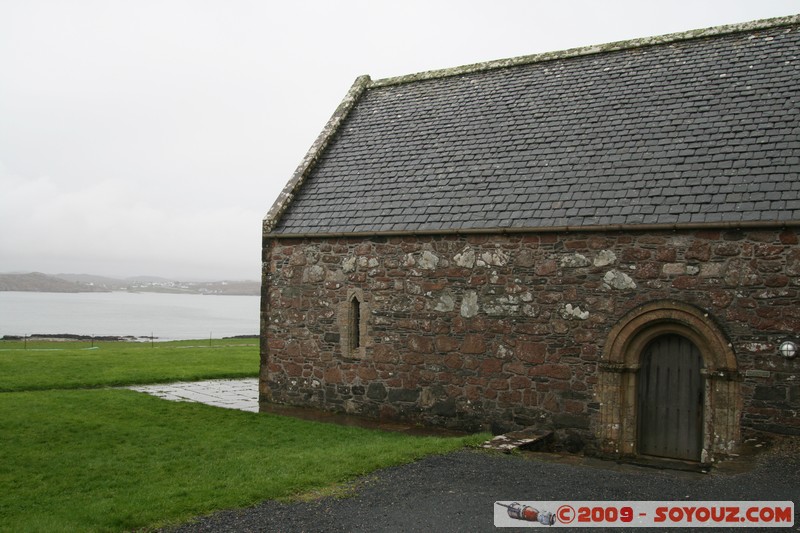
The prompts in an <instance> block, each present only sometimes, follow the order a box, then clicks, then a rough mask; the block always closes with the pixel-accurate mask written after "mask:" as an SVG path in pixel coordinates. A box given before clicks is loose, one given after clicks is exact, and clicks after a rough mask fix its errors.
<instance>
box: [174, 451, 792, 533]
mask: <svg viewBox="0 0 800 533" xmlns="http://www.w3.org/2000/svg"><path fill="white" fill-rule="evenodd" d="M347 493H348V494H347V495H346V496H345V497H331V496H328V497H322V498H318V499H314V500H312V501H304V502H293V503H284V502H277V501H264V502H262V503H260V504H258V505H256V506H253V507H249V508H246V509H240V510H232V511H223V512H220V513H216V514H214V515H211V516H206V517H202V518H198V519H196V520H194V521H192V522H190V523H187V524H184V525H182V526H180V527H178V528H175V529H170V530H168V531H171V532H173V533H177V532H181V533H186V532H201V531H203V532H205V531H213V532H286V533H291V532H432V531H435V532H484V531H487V532H488V531H525V530H526V531H530V529H518V528H502V529H498V528H496V527H495V525H494V516H495V514H494V513H495V508H496V503H495V502H497V501H519V502H537V501H540V502H545V501H560V502H570V501H679V502H691V501H715V502H716V501H793V502H794V507H795V513H794V525H793V526H792V527H789V528H786V527H784V528H781V529H775V528H747V529H744V528H743V529H738V528H737V529H735V531H762V530H763V531H800V457H798V453H797V449H796V447H795V448H794V449H788V450H787V449H781V450H777V449H775V450H770V451H769V452H764V453H761V454H760V455H757V456H754V457H747V458H739V459H737V460H735V461H732V462H729V463H725V464H723V465H721V466H719V467H717V468H715V469H712V471H711V472H710V473H705V474H704V473H696V472H681V471H675V470H664V469H656V468H649V467H642V466H635V465H629V464H620V463H616V462H613V461H601V460H598V459H592V458H585V457H580V456H571V455H557V454H534V453H522V454H512V455H507V454H501V453H497V452H486V451H478V450H462V451H458V452H454V453H450V454H447V455H441V456H432V457H428V458H425V459H423V460H420V461H417V462H414V463H411V464H407V465H403V466H399V467H394V468H387V469H384V470H380V471H377V472H375V473H373V474H371V475H368V476H365V477H363V478H360V479H358V480H356V481H355V482H353V483H352V484H350V485H349V486H347ZM559 526H561V527H559ZM541 527H546V526H541ZM554 529H559V530H561V531H569V530H572V529H574V530H576V531H591V529H589V530H587V529H577V528H565V527H563V524H559V525H557V526H555V527H554ZM635 530H636V529H623V528H610V527H606V528H603V529H597V531H608V532H611V531H635ZM669 530H670V529H659V531H669ZM672 530H676V531H684V532H690V531H726V530H727V529H725V528H723V529H719V528H716V529H711V528H682V529H677V528H674V529H672Z"/></svg>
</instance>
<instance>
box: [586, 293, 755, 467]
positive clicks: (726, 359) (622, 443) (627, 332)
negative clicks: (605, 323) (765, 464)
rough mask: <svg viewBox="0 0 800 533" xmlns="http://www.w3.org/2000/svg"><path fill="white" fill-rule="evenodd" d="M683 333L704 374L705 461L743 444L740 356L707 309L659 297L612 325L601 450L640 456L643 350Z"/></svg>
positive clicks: (602, 387)
mask: <svg viewBox="0 0 800 533" xmlns="http://www.w3.org/2000/svg"><path fill="white" fill-rule="evenodd" d="M670 334H675V335H680V336H682V337H685V338H687V339H689V340H690V341H691V342H692V343H693V344H694V345H695V346H697V348H698V350H699V351H700V355H701V357H702V359H703V364H704V369H703V374H704V377H705V387H704V391H705V395H704V415H703V418H704V420H703V425H704V430H703V454H702V460H703V462H710V461H712V460H713V457H714V455H716V454H728V453H731V452H733V451H735V447H736V445H737V444H738V442H739V438H740V437H739V418H740V414H741V398H740V394H739V373H738V371H737V367H738V365H737V363H736V354H735V353H734V351H733V349H732V347H731V344H730V342H729V341H728V339H727V337H726V335H725V333H724V332H723V331H722V329H721V328H720V327H719V326H718V325H717V324H716V322H715V321H714V320H713V319H712V318H711V317H710V316H709V314H708V313H706V312H705V311H703V310H702V309H699V308H697V307H695V306H692V305H689V304H686V303H684V302H679V301H675V300H659V301H654V302H649V303H646V304H644V305H641V306H639V307H637V308H635V309H633V310H631V311H629V312H628V313H626V314H625V315H624V316H623V317H622V318H621V319H620V320H619V322H617V324H616V325H615V326H614V327H613V328H612V329H611V331H610V332H609V335H608V339H607V341H606V344H605V348H604V350H603V355H602V359H601V363H600V372H599V387H598V396H599V400H600V419H599V424H598V427H597V434H598V437H599V442H600V446H601V449H602V450H603V451H604V452H605V453H607V454H610V455H614V456H620V455H636V454H637V453H638V450H637V449H636V448H637V435H636V428H637V418H636V417H637V412H636V405H637V398H636V394H637V379H638V371H639V368H640V359H641V356H642V353H643V352H644V350H645V348H646V347H647V345H648V344H650V343H651V342H652V341H653V340H654V339H656V338H658V337H661V336H662V335H670Z"/></svg>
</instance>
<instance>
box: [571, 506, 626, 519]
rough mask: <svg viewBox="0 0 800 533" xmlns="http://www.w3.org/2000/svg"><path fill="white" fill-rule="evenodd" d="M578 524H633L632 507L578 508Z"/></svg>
mask: <svg viewBox="0 0 800 533" xmlns="http://www.w3.org/2000/svg"><path fill="white" fill-rule="evenodd" d="M576 515H577V519H578V522H617V521H619V522H631V521H632V520H633V508H631V507H619V508H617V507H578V512H577V513H576Z"/></svg>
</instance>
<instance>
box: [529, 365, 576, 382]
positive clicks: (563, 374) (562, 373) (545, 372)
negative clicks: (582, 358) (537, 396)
mask: <svg viewBox="0 0 800 533" xmlns="http://www.w3.org/2000/svg"><path fill="white" fill-rule="evenodd" d="M531 370H532V375H534V376H546V377H549V378H555V379H569V378H570V377H572V370H570V368H569V367H568V366H566V365H551V364H545V365H537V366H534V367H533V368H532V369H531Z"/></svg>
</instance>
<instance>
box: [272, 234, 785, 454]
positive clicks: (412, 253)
mask: <svg viewBox="0 0 800 533" xmlns="http://www.w3.org/2000/svg"><path fill="white" fill-rule="evenodd" d="M263 259H264V291H265V292H264V298H263V300H264V301H263V303H262V332H265V334H266V338H262V383H261V393H262V400H265V401H274V402H281V403H288V404H294V405H305V406H314V407H321V408H324V409H331V410H337V411H345V412H348V413H356V414H362V415H367V416H371V417H389V418H403V419H409V420H416V421H418V422H420V423H423V424H431V425H440V426H446V427H453V428H461V429H467V430H477V429H481V428H491V429H493V430H495V431H500V430H507V429H512V428H516V427H520V426H529V425H537V426H539V427H547V428H552V429H554V430H556V431H557V433H558V435H559V437H560V438H561V442H562V443H566V446H567V447H569V446H570V443H576V444H575V445H576V446H579V445H581V444H583V443H585V444H587V445H588V446H589V448H591V447H592V446H593V445H594V442H593V441H594V438H595V437H594V436H595V435H596V431H595V430H596V427H595V426H596V424H597V414H598V411H599V408H600V406H599V403H598V399H597V391H596V389H597V387H598V359H599V357H600V354H601V353H602V350H603V346H604V344H605V342H606V339H607V336H608V334H609V330H610V329H611V328H612V326H613V325H614V324H615V323H616V322H617V321H618V320H619V319H620V317H621V316H622V315H623V314H625V313H626V312H627V311H629V310H631V309H633V308H634V307H636V306H638V305H641V304H643V303H646V302H650V301H654V300H660V299H675V300H678V301H681V302H685V303H688V304H692V305H694V306H697V307H699V308H702V309H703V310H705V311H706V312H707V313H709V315H710V316H711V317H712V318H713V319H714V320H715V321H716V322H717V323H718V324H719V326H720V327H721V329H722V330H723V331H724V332H725V333H726V335H727V336H728V338H729V340H730V342H731V344H732V347H733V350H734V352H735V354H736V358H737V363H738V367H739V368H738V370H739V372H740V375H741V380H742V382H741V385H742V386H741V391H742V420H741V423H742V428H743V430H747V429H756V430H766V431H773V432H778V433H794V434H800V417H798V416H797V413H798V411H800V358H798V359H794V360H785V359H783V358H782V357H781V356H779V355H778V354H777V346H778V345H779V344H780V342H782V341H784V340H787V339H791V340H797V332H799V331H800V312H798V304H800V297H798V291H800V247H798V234H797V231H796V230H794V229H784V230H759V231H755V230H750V231H744V230H730V231H727V230H725V231H669V232H649V233H629V232H608V233H572V234H566V235H563V234H546V233H542V234H508V235H491V236H488V235H486V236H483V235H471V236H457V235H449V236H441V237H431V236H417V237H410V236H409V237H386V238H371V239H357V238H352V239H351V238H331V239H303V240H288V239H275V240H270V239H267V240H265V246H264V258H263ZM356 293H357V294H358V295H359V298H360V299H361V306H362V307H361V310H362V312H361V319H362V321H363V323H362V324H361V330H360V332H361V337H360V339H359V343H358V345H359V348H358V349H351V346H353V344H352V343H353V340H352V337H353V336H354V335H355V334H354V333H353V330H352V329H348V328H349V327H350V326H351V324H350V322H351V320H352V317H351V316H350V315H349V314H348V309H350V306H349V305H348V300H349V299H351V298H352V296H353V295H354V294H356ZM345 344H346V345H345Z"/></svg>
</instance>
